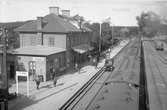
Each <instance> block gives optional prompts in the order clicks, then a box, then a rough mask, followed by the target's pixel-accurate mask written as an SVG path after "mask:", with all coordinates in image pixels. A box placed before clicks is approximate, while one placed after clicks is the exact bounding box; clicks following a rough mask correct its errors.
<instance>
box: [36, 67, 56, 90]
mask: <svg viewBox="0 0 167 110" xmlns="http://www.w3.org/2000/svg"><path fill="white" fill-rule="evenodd" d="M50 73H51V79H52V80H53V86H54V87H55V86H56V83H57V76H56V70H55V69H54V68H50ZM41 81H42V79H41V78H40V75H37V74H36V75H35V82H36V89H37V90H38V89H39V85H40V83H41Z"/></svg>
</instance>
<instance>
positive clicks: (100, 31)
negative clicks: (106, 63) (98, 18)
mask: <svg viewBox="0 0 167 110" xmlns="http://www.w3.org/2000/svg"><path fill="white" fill-rule="evenodd" d="M99 25H100V27H99V54H100V52H101V23H100V24H99Z"/></svg>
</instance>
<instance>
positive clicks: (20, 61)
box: [15, 7, 93, 81]
mask: <svg viewBox="0 0 167 110" xmlns="http://www.w3.org/2000/svg"><path fill="white" fill-rule="evenodd" d="M49 9H50V14H48V15H46V16H44V17H37V19H36V20H32V21H30V22H28V23H26V24H24V25H22V26H20V27H18V28H16V29H15V31H17V32H19V36H20V48H18V49H16V50H15V55H16V56H17V60H16V61H17V67H16V69H17V70H21V71H28V72H29V73H30V75H31V74H40V75H42V76H43V78H44V81H46V80H49V79H50V77H51V74H50V69H51V68H55V69H56V70H57V71H58V72H62V71H64V70H66V69H67V68H71V67H73V66H74V63H76V62H78V56H79V57H80V58H79V59H82V61H84V60H85V59H86V57H87V54H88V53H89V51H90V50H92V49H93V48H92V47H91V46H90V41H91V37H92V32H91V30H89V29H88V28H83V29H80V28H78V27H77V26H75V25H73V24H72V23H71V22H70V21H69V20H70V16H69V15H70V11H69V10H63V11H62V15H60V14H59V8H58V7H50V8H49ZM68 18H69V19H68Z"/></svg>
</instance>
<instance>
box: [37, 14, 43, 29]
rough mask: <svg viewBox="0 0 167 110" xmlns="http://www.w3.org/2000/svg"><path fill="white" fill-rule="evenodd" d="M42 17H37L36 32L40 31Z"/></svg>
mask: <svg viewBox="0 0 167 110" xmlns="http://www.w3.org/2000/svg"><path fill="white" fill-rule="evenodd" d="M42 19H43V18H42V17H37V30H41V29H42Z"/></svg>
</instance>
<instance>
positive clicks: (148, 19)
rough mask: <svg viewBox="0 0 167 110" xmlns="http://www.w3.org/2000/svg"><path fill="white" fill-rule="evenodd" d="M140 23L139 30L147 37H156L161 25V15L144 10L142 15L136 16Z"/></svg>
mask: <svg viewBox="0 0 167 110" xmlns="http://www.w3.org/2000/svg"><path fill="white" fill-rule="evenodd" d="M136 20H137V21H138V25H139V31H140V32H141V33H142V34H143V35H144V36H147V37H154V36H155V35H156V34H157V33H158V31H159V28H160V27H161V19H160V16H159V15H157V14H156V13H154V12H152V11H149V12H142V13H141V15H140V16H137V17H136Z"/></svg>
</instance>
